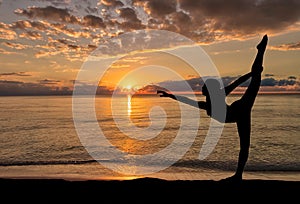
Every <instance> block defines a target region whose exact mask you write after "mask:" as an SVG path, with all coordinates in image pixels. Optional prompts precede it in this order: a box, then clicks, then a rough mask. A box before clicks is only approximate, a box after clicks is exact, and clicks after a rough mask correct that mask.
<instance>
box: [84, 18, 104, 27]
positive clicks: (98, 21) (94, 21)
mask: <svg viewBox="0 0 300 204" xmlns="http://www.w3.org/2000/svg"><path fill="white" fill-rule="evenodd" d="M82 25H84V26H87V27H94V28H105V27H106V25H105V24H104V22H103V20H102V18H100V17H97V16H93V15H87V16H84V17H83V20H82Z"/></svg>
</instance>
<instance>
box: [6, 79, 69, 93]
mask: <svg viewBox="0 0 300 204" xmlns="http://www.w3.org/2000/svg"><path fill="white" fill-rule="evenodd" d="M70 94H72V90H71V89H70V88H68V87H58V86H54V87H53V86H52V87H50V86H46V85H44V84H40V83H25V82H21V81H6V80H0V96H18V95H21V96H24V95H70Z"/></svg>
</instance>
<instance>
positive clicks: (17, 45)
mask: <svg viewBox="0 0 300 204" xmlns="http://www.w3.org/2000/svg"><path fill="white" fill-rule="evenodd" d="M2 44H3V45H5V46H7V47H9V48H12V49H16V50H23V49H26V48H28V47H30V46H28V45H24V44H20V43H11V42H3V43H2Z"/></svg>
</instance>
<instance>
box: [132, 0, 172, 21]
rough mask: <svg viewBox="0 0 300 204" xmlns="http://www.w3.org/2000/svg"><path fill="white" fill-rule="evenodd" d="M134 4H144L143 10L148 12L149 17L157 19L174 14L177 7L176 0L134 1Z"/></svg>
mask: <svg viewBox="0 0 300 204" xmlns="http://www.w3.org/2000/svg"><path fill="white" fill-rule="evenodd" d="M134 2H136V3H138V2H145V7H146V8H145V9H146V10H147V11H148V12H150V14H151V16H154V17H158V18H159V17H163V16H165V15H167V14H171V13H173V12H176V6H177V1H176V0H164V1H161V0H150V1H149V0H148V1H147V0H136V1H134Z"/></svg>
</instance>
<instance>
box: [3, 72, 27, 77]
mask: <svg viewBox="0 0 300 204" xmlns="http://www.w3.org/2000/svg"><path fill="white" fill-rule="evenodd" d="M1 76H31V75H30V74H27V73H26V72H7V73H0V77H1Z"/></svg>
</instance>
